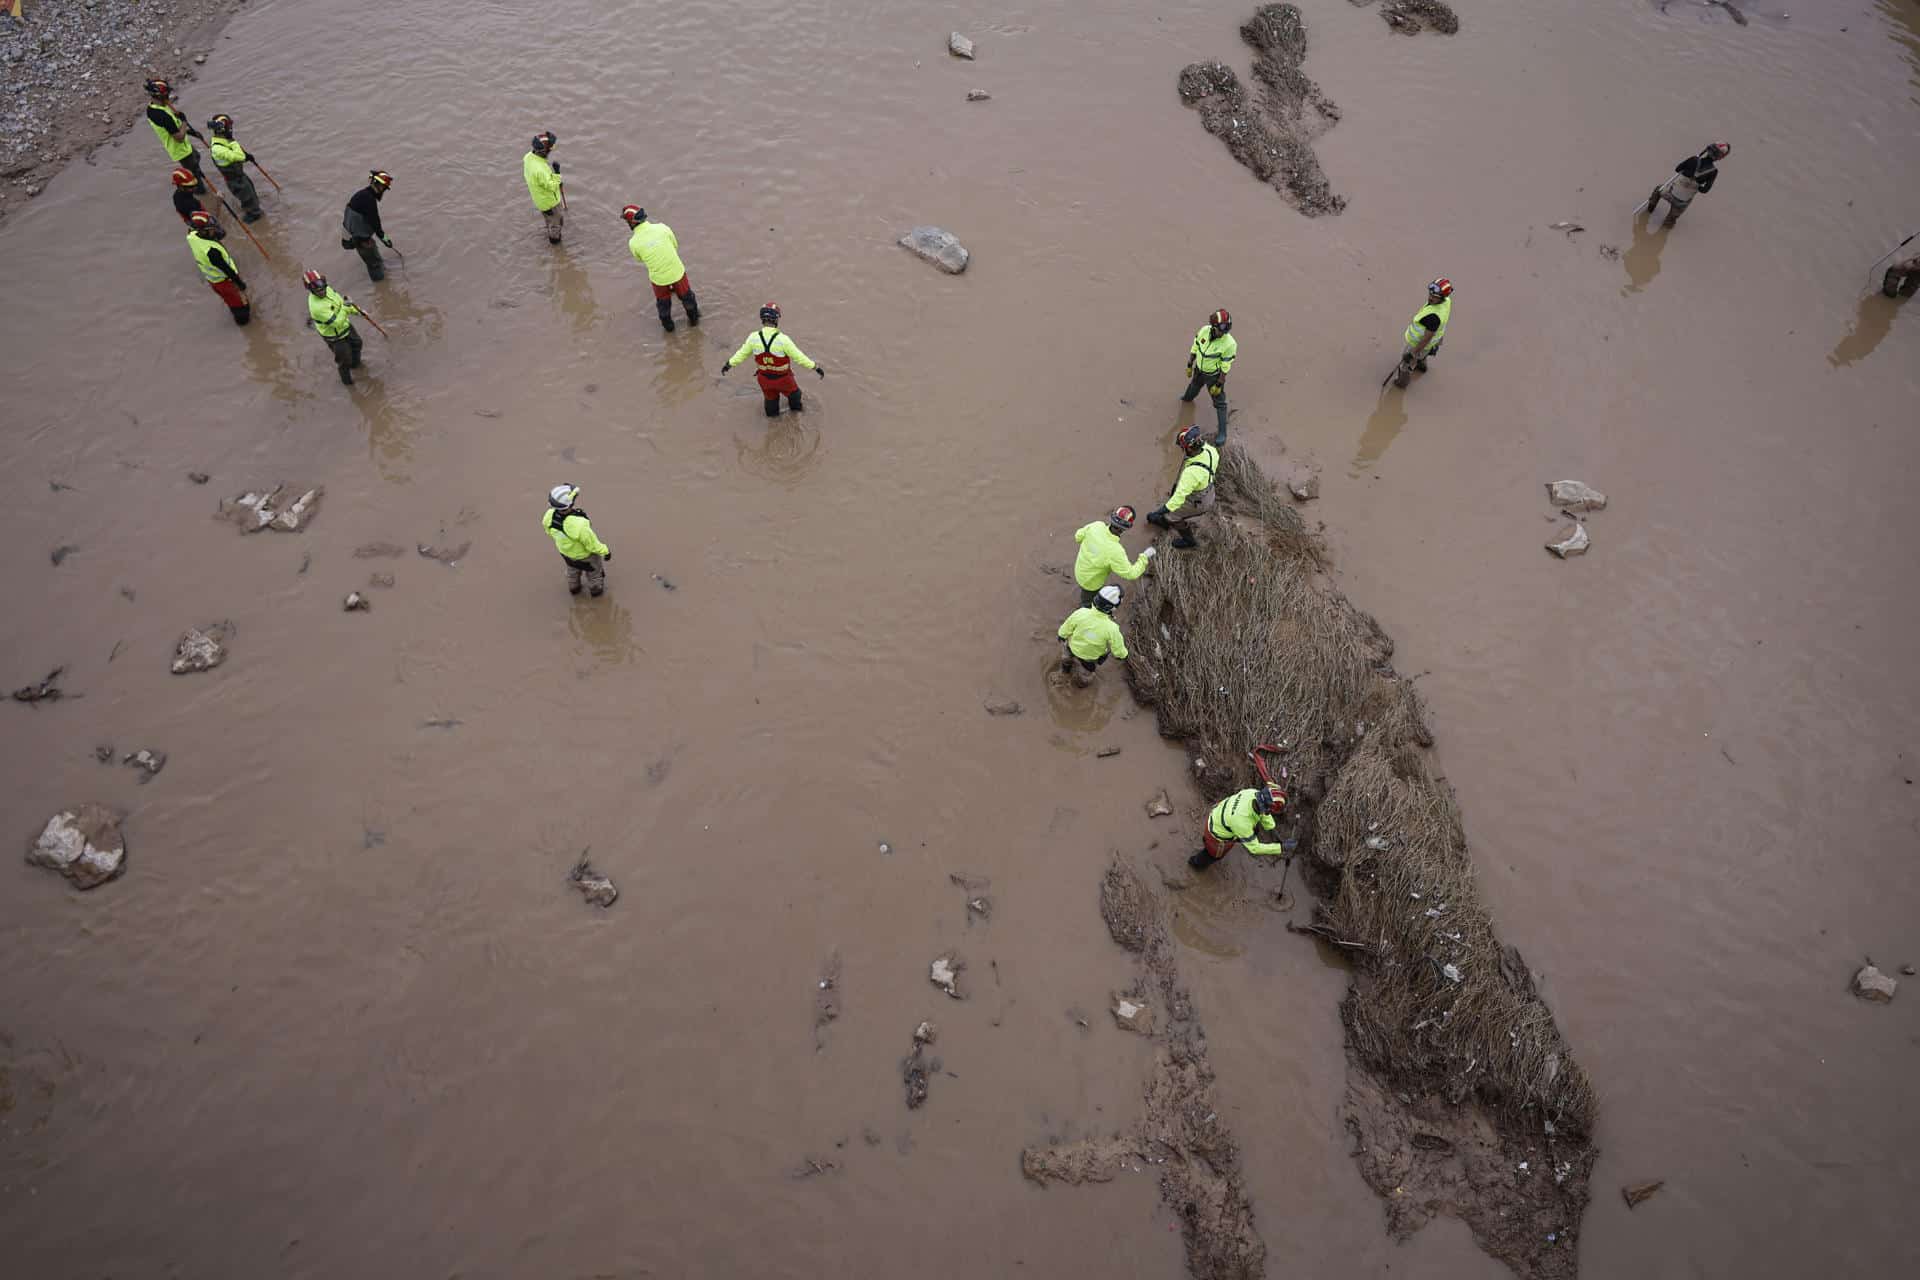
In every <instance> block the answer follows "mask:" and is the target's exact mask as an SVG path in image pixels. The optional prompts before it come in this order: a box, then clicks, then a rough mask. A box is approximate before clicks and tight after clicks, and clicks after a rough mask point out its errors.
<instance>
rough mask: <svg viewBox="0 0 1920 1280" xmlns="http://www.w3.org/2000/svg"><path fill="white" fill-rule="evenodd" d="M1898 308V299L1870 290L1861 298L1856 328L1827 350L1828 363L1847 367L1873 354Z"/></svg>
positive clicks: (1886, 332) (1836, 366) (1855, 320)
mask: <svg viewBox="0 0 1920 1280" xmlns="http://www.w3.org/2000/svg"><path fill="white" fill-rule="evenodd" d="M1899 310H1900V302H1899V299H1897V298H1889V297H1887V296H1886V295H1885V294H1883V293H1878V292H1875V293H1870V294H1868V295H1867V296H1866V297H1864V298H1862V299H1860V310H1859V312H1858V313H1856V314H1855V315H1854V317H1853V328H1852V329H1851V330H1849V331H1848V333H1847V336H1846V337H1844V338H1842V339H1840V344H1839V345H1838V346H1836V347H1835V348H1834V349H1833V350H1832V351H1831V352H1829V353H1828V355H1827V363H1828V364H1830V365H1832V366H1833V367H1834V368H1836V369H1844V368H1846V367H1847V366H1848V365H1850V364H1853V363H1855V362H1856V361H1860V360H1865V359H1866V358H1867V357H1868V356H1870V355H1872V354H1873V351H1874V348H1875V347H1878V346H1879V345H1880V343H1881V342H1882V341H1884V340H1885V338H1886V336H1887V334H1889V333H1891V332H1892V331H1893V318H1894V316H1895V315H1897V314H1898V313H1899Z"/></svg>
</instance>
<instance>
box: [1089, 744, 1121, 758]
mask: <svg viewBox="0 0 1920 1280" xmlns="http://www.w3.org/2000/svg"><path fill="white" fill-rule="evenodd" d="M1093 754H1094V758H1095V759H1097V760H1111V759H1113V758H1114V757H1115V756H1117V755H1119V754H1120V748H1118V747H1102V748H1100V749H1099V750H1098V751H1096V752H1094V753H1093Z"/></svg>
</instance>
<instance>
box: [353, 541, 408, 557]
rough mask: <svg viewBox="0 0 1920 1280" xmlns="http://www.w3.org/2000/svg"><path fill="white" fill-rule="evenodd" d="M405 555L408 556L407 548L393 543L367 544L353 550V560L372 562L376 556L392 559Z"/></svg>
mask: <svg viewBox="0 0 1920 1280" xmlns="http://www.w3.org/2000/svg"><path fill="white" fill-rule="evenodd" d="M405 554H407V549H406V548H405V547H402V546H399V545H397V544H395V543H392V542H366V543H362V544H361V545H359V546H357V547H355V548H354V549H353V558H354V559H356V560H372V559H374V558H375V557H376V556H385V557H387V558H389V559H391V558H392V557H394V556H403V555H405Z"/></svg>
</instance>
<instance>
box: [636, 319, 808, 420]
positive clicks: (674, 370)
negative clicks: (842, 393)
mask: <svg viewBox="0 0 1920 1280" xmlns="http://www.w3.org/2000/svg"><path fill="white" fill-rule="evenodd" d="M699 332H700V331H699V330H697V329H696V330H694V331H693V332H691V333H689V334H688V335H687V336H686V338H685V339H684V340H680V341H676V340H675V339H673V338H668V339H667V344H666V349H665V350H664V351H663V352H661V355H660V359H659V360H658V361H656V362H655V364H654V371H653V391H654V394H655V395H657V396H659V397H660V398H661V400H663V401H665V402H666V403H667V404H670V405H683V404H686V403H687V402H688V401H690V400H692V399H693V398H694V396H696V395H698V394H699V393H700V391H701V390H702V389H703V388H705V386H706V385H707V383H708V382H709V381H710V380H711V379H710V378H709V377H708V375H710V374H711V373H712V372H713V370H712V369H710V368H708V367H707V365H708V361H709V359H711V360H712V363H713V364H714V365H715V366H716V367H717V366H718V365H719V363H720V360H719V357H717V356H714V354H713V350H712V348H710V347H709V346H708V345H707V344H706V343H705V342H703V341H701V340H700V338H699ZM752 382H753V379H752V378H751V377H748V378H747V383H748V385H751V384H752ZM755 391H756V392H757V391H758V388H755ZM809 412H813V413H818V412H819V400H818V399H817V398H815V400H814V402H813V406H812V408H811V409H810V410H809Z"/></svg>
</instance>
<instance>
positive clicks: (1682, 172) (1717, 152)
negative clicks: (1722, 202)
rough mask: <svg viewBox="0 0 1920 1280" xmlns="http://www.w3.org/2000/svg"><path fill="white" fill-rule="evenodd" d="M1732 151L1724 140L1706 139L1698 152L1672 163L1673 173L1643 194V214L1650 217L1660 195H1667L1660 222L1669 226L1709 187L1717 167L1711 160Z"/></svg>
mask: <svg viewBox="0 0 1920 1280" xmlns="http://www.w3.org/2000/svg"><path fill="white" fill-rule="evenodd" d="M1732 154H1733V145H1732V144H1731V143H1726V142H1709V143H1708V144H1707V145H1706V146H1704V147H1702V148H1701V149H1700V153H1699V154H1698V155H1692V156H1688V157H1687V158H1686V159H1685V160H1682V161H1681V162H1680V163H1679V164H1677V165H1675V166H1673V176H1672V177H1671V178H1668V179H1667V180H1666V181H1665V182H1664V183H1662V184H1661V185H1660V186H1657V187H1655V188H1654V189H1653V194H1652V195H1650V196H1648V197H1647V216H1648V217H1652V216H1653V214H1654V212H1655V211H1656V210H1657V209H1659V207H1660V197H1661V196H1665V197H1666V198H1667V206H1668V207H1667V220H1666V221H1665V222H1663V223H1661V224H1660V225H1661V226H1662V227H1670V226H1672V225H1673V224H1674V223H1676V222H1678V221H1680V215H1681V214H1683V213H1685V212H1686V211H1687V206H1688V205H1690V204H1692V203H1693V198H1694V197H1695V196H1697V195H1704V194H1705V193H1706V192H1709V191H1711V190H1713V182H1714V179H1715V178H1718V177H1719V176H1720V170H1719V169H1718V168H1716V167H1715V164H1714V162H1715V161H1717V160H1725V159H1726V158H1727V157H1728V156H1730V155H1732Z"/></svg>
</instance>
